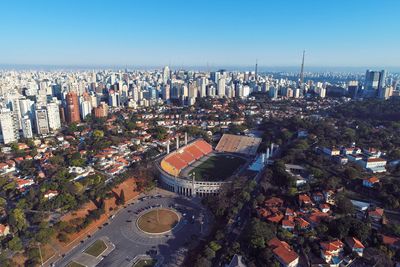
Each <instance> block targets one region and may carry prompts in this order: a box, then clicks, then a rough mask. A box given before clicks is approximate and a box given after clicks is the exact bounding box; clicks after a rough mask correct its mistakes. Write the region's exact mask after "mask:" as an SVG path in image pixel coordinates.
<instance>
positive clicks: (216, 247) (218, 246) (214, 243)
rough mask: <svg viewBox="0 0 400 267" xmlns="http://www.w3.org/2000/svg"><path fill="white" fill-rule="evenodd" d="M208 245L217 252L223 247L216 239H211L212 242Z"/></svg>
mask: <svg viewBox="0 0 400 267" xmlns="http://www.w3.org/2000/svg"><path fill="white" fill-rule="evenodd" d="M208 246H209V247H210V248H211V249H212V250H214V251H215V252H217V251H218V250H220V249H221V245H220V244H218V243H217V242H215V241H211V242H210V244H208Z"/></svg>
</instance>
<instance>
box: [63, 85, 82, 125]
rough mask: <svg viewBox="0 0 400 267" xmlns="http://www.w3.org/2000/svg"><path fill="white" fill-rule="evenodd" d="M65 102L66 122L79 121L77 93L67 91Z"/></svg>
mask: <svg viewBox="0 0 400 267" xmlns="http://www.w3.org/2000/svg"><path fill="white" fill-rule="evenodd" d="M66 102H67V107H66V114H65V117H66V121H67V123H74V122H80V121H81V119H80V115H79V102H78V95H77V94H76V93H75V92H69V93H68V94H67V96H66Z"/></svg>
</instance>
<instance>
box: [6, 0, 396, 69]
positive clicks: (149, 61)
mask: <svg viewBox="0 0 400 267" xmlns="http://www.w3.org/2000/svg"><path fill="white" fill-rule="evenodd" d="M76 4H77V3H76ZM399 5H400V4H399V3H397V2H395V1H380V2H376V1H351V3H348V1H347V2H346V1H335V2H334V3H330V2H329V3H328V2H314V1H301V3H297V2H296V1H284V2H279V3H273V2H268V3H264V2H261V1H250V2H246V3H245V4H243V3H238V2H233V3H231V2H228V1H218V2H217V3H213V2H211V1H203V2H202V5H201V6H200V5H198V4H196V3H186V2H183V1H172V2H161V1H154V2H152V3H147V2H135V3H131V2H128V1H121V2H118V3H117V4H115V3H112V2H109V1H100V2H96V5H94V4H93V3H90V2H85V3H79V5H75V3H74V2H72V3H71V2H70V1H68V2H67V1H58V2H57V3H53V2H51V1H41V2H35V3H30V2H28V1H17V2H16V3H15V2H8V3H6V4H4V7H5V9H6V10H8V12H6V14H5V15H4V16H3V17H2V18H0V25H2V26H0V27H1V28H2V31H3V35H4V36H6V37H7V39H6V40H7V42H2V44H0V58H1V60H0V67H1V66H3V67H4V66H21V65H33V66H44V65H47V66H77V67H79V66H88V67H102V66H118V67H125V66H146V67H149V66H163V65H170V66H182V67H185V66H203V67H204V68H205V67H207V66H208V67H209V68H210V69H213V68H218V67H231V68H232V67H240V68H242V67H246V66H249V67H251V66H254V64H255V61H256V60H258V65H259V68H260V71H262V68H263V67H265V68H269V69H270V68H276V70H278V71H279V70H286V69H288V68H294V67H297V68H299V66H300V62H301V54H302V51H303V49H305V50H306V61H305V71H307V70H308V69H310V68H311V69H312V68H321V69H327V70H329V69H335V68H338V67H339V68H344V69H347V68H348V69H351V68H356V69H358V68H361V69H365V68H379V69H380V68H385V69H389V70H390V69H394V70H398V69H399V68H398V67H399V65H400V63H399V62H400V53H399V52H398V49H397V48H396V43H397V39H398V38H399V37H397V36H396V35H395V34H394V33H395V30H396V21H395V19H396V13H395V10H396V9H397V8H396V7H399ZM77 6H78V7H79V8H77ZM369 18H373V19H369ZM387 40H390V42H389V41H387Z"/></svg>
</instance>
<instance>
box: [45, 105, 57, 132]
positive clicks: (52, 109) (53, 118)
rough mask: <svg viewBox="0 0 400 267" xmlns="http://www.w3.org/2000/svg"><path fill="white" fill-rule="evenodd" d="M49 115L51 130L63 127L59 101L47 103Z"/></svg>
mask: <svg viewBox="0 0 400 267" xmlns="http://www.w3.org/2000/svg"><path fill="white" fill-rule="evenodd" d="M46 109H47V117H48V119H49V127H50V130H52V131H56V130H58V129H60V128H61V120H60V108H59V106H58V104H57V102H50V103H48V104H47V105H46Z"/></svg>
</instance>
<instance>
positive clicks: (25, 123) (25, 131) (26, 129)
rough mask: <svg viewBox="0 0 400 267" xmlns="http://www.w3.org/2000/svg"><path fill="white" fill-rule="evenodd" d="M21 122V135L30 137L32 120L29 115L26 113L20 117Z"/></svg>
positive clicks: (31, 135) (31, 134)
mask: <svg viewBox="0 0 400 267" xmlns="http://www.w3.org/2000/svg"><path fill="white" fill-rule="evenodd" d="M21 123H22V136H23V137H24V138H32V137H33V132H32V122H31V119H30V118H29V116H28V115H26V116H24V117H22V119H21Z"/></svg>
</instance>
